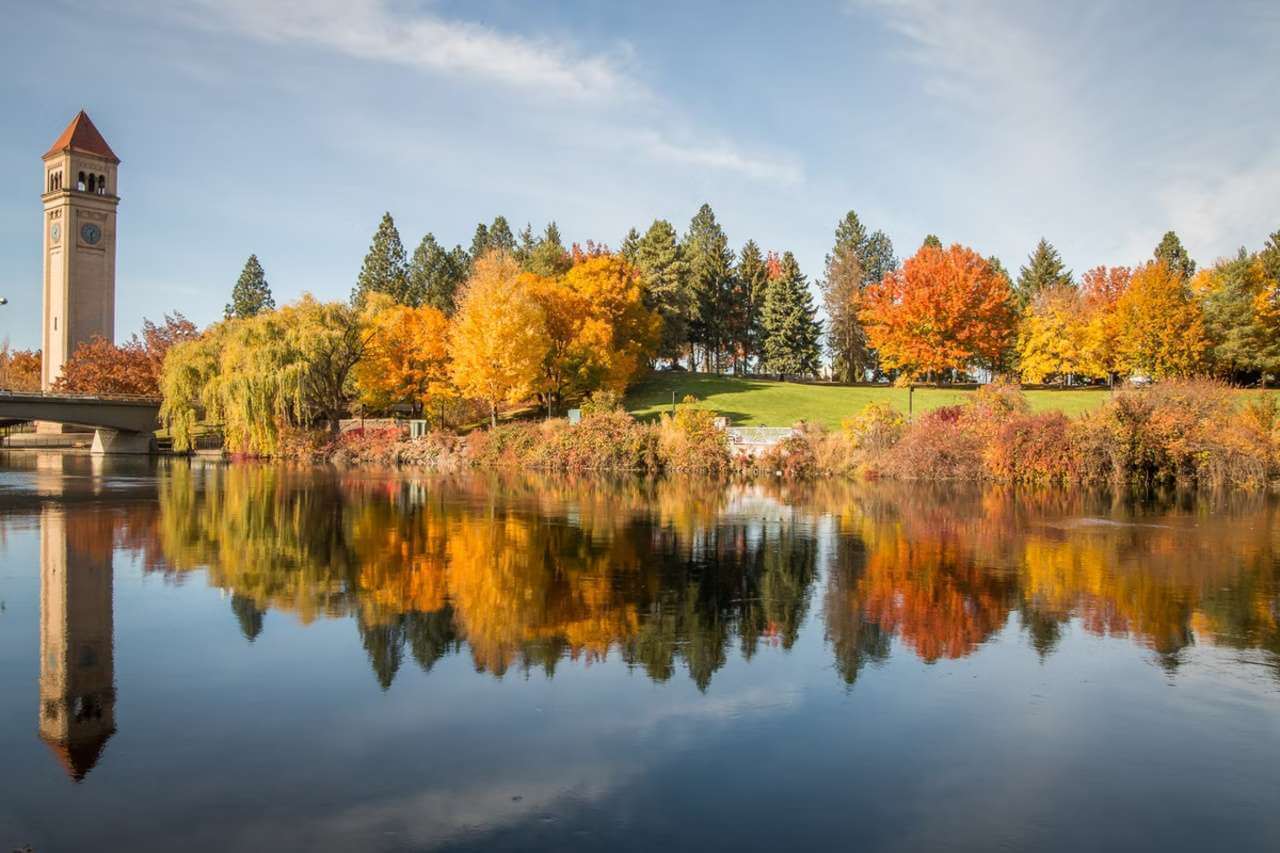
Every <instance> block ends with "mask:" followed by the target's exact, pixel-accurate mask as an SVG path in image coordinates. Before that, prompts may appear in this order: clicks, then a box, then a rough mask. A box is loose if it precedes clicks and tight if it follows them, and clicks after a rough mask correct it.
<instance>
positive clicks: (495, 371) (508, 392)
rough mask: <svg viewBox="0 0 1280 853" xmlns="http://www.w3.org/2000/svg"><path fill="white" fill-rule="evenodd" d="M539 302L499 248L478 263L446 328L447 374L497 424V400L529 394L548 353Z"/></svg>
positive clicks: (518, 270) (518, 397)
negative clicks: (486, 409) (485, 408)
mask: <svg viewBox="0 0 1280 853" xmlns="http://www.w3.org/2000/svg"><path fill="white" fill-rule="evenodd" d="M546 342H547V326H546V318H545V315H544V313H543V310H542V306H541V305H539V304H538V301H537V300H536V299H534V297H533V294H531V293H530V292H529V289H528V287H527V286H526V283H525V282H524V281H522V280H521V273H520V265H519V264H517V263H516V262H515V261H514V260H513V259H512V258H511V257H510V256H509V255H507V254H505V253H503V252H493V253H490V254H489V255H486V256H485V257H483V258H481V259H480V260H478V261H476V265H475V270H474V271H473V272H472V274H471V278H470V279H469V280H468V281H467V284H466V286H465V288H464V289H463V291H462V294H461V297H460V302H459V307H458V312H457V314H455V315H454V318H453V324H452V326H451V327H450V329H449V355H450V357H451V358H452V361H453V363H452V364H451V365H450V376H451V377H452V379H453V382H454V384H455V385H456V386H457V388H458V390H459V391H460V392H461V393H462V394H463V395H464V396H467V397H473V398H475V399H477V400H483V401H484V402H485V403H486V404H487V405H488V407H489V418H490V422H491V423H493V424H496V423H497V409H498V404H499V403H504V402H506V403H516V402H519V401H520V400H523V399H525V398H526V397H528V396H529V395H530V394H531V393H533V390H534V386H535V383H536V382H537V379H538V375H539V373H540V371H541V368H542V363H543V356H544V355H545V353H546Z"/></svg>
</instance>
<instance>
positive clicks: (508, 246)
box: [489, 216, 516, 255]
mask: <svg viewBox="0 0 1280 853" xmlns="http://www.w3.org/2000/svg"><path fill="white" fill-rule="evenodd" d="M494 249H501V250H503V251H504V252H510V253H511V254H513V255H514V254H515V253H516V238H515V235H514V234H512V233H511V226H510V225H508V224H507V218H506V217H505V216H497V217H494V220H493V224H492V225H490V226H489V251H493V250H494Z"/></svg>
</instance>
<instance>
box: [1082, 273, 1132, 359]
mask: <svg viewBox="0 0 1280 853" xmlns="http://www.w3.org/2000/svg"><path fill="white" fill-rule="evenodd" d="M1131 275H1132V273H1131V271H1130V270H1129V268H1128V267H1109V268H1108V267H1104V266H1098V267H1094V268H1093V269H1091V270H1089V271H1088V272H1086V273H1085V274H1084V275H1083V276H1082V277H1081V278H1080V296H1081V299H1082V301H1083V307H1084V313H1085V318H1086V326H1085V339H1084V346H1085V351H1084V355H1085V363H1086V365H1087V366H1086V368H1085V372H1086V373H1088V374H1089V375H1091V376H1100V377H1104V378H1105V379H1106V380H1107V381H1108V383H1111V382H1114V380H1115V376H1116V374H1118V373H1120V372H1121V371H1122V370H1124V364H1123V359H1122V355H1121V349H1120V335H1121V317H1120V313H1119V311H1118V310H1117V307H1116V306H1117V304H1118V303H1119V301H1120V297H1121V296H1122V295H1124V292H1125V291H1126V290H1128V289H1129V278H1130V277H1131Z"/></svg>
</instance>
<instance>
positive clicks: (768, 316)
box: [762, 252, 822, 376]
mask: <svg viewBox="0 0 1280 853" xmlns="http://www.w3.org/2000/svg"><path fill="white" fill-rule="evenodd" d="M814 314H815V311H814V307H813V296H812V295H811V294H810V293H809V285H808V281H807V280H806V279H805V276H804V275H803V274H802V273H801V272H800V265H799V264H797V263H796V259H795V256H794V255H792V254H791V253H790V252H787V253H785V254H784V255H783V256H782V264H781V268H780V270H779V273H778V275H777V276H775V277H774V278H772V279H770V281H769V285H768V287H767V288H766V290H765V297H764V312H763V318H762V324H763V326H764V333H765V339H764V361H765V370H766V371H767V372H769V373H776V374H779V375H790V376H811V375H813V374H816V373H817V372H818V367H819V363H820V350H819V345H820V341H821V340H822V324H821V323H820V322H818V321H817V320H815V319H814Z"/></svg>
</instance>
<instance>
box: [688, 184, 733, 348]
mask: <svg viewBox="0 0 1280 853" xmlns="http://www.w3.org/2000/svg"><path fill="white" fill-rule="evenodd" d="M682 247H683V249H684V256H685V259H686V260H687V261H688V264H689V290H690V296H691V297H692V298H691V300H690V302H691V303H692V304H691V306H690V308H691V310H690V314H689V318H688V319H689V342H690V343H692V344H701V345H702V347H703V355H704V366H705V367H706V369H708V370H715V369H719V366H720V355H721V353H722V352H723V351H724V349H725V329H724V323H723V318H724V312H725V307H726V300H727V298H728V294H729V290H730V287H731V279H732V276H733V250H732V249H730V248H729V240H728V238H727V237H725V234H724V230H723V229H722V228H721V227H720V224H719V223H718V222H716V215H715V213H713V212H712V211H711V205H709V204H704V205H702V207H701V208H699V209H698V212H697V213H696V214H695V215H694V217H693V219H692V220H691V221H690V223H689V231H688V233H686V234H685V237H684V242H683V244H682ZM691 366H693V365H692V357H691Z"/></svg>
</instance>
